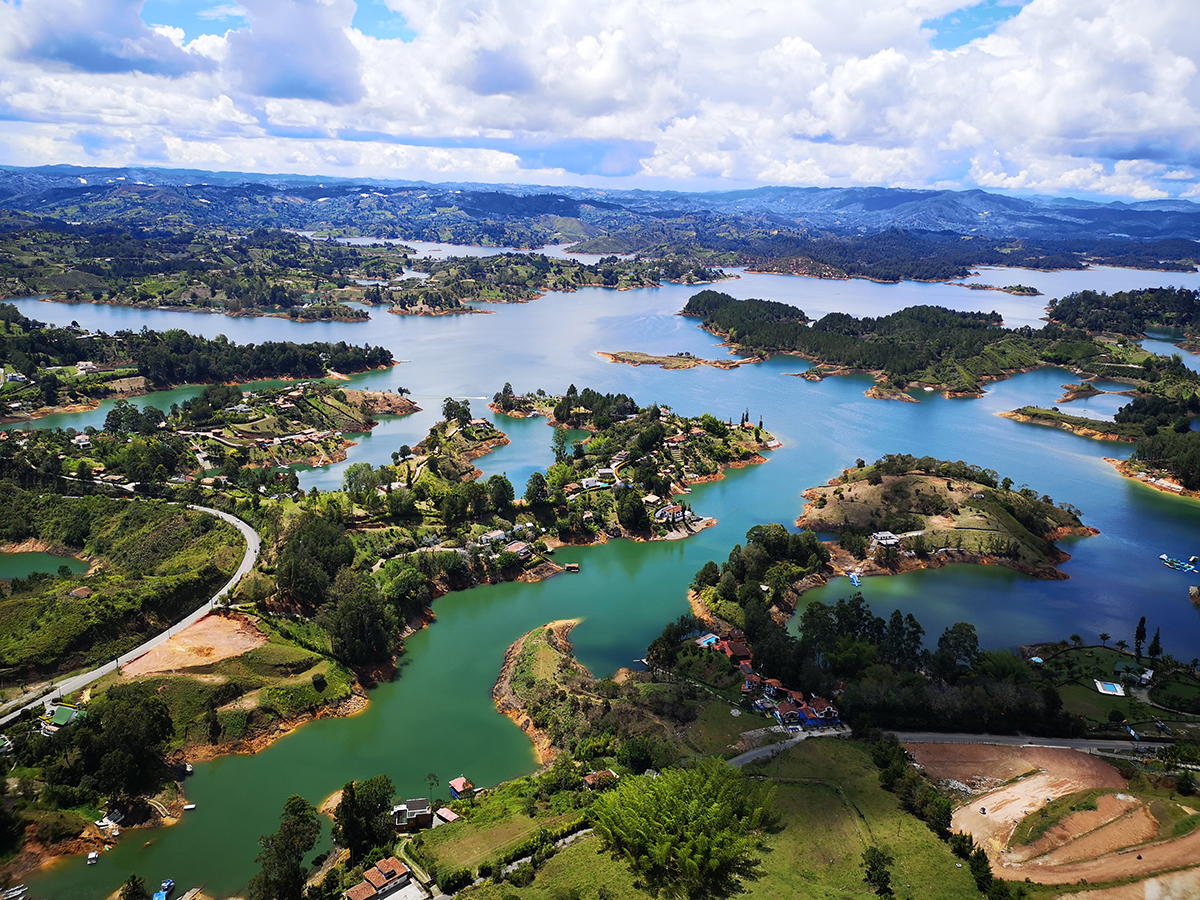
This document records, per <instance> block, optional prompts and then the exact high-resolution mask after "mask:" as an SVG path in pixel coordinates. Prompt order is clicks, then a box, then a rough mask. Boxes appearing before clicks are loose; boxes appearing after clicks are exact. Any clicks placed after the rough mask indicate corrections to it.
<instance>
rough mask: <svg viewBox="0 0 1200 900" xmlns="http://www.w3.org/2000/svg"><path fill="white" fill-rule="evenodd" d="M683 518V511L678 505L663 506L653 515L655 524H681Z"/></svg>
mask: <svg viewBox="0 0 1200 900" xmlns="http://www.w3.org/2000/svg"><path fill="white" fill-rule="evenodd" d="M684 516H685V513H684V509H683V507H682V506H680V505H679V504H678V503H672V504H671V505H670V506H664V507H663V508H662V509H660V510H658V511H657V512H656V513H655V514H654V520H655V521H656V522H681V521H683V519H684Z"/></svg>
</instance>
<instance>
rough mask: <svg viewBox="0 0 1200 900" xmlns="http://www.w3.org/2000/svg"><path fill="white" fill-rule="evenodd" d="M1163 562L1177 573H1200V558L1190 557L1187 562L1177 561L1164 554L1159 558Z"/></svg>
mask: <svg viewBox="0 0 1200 900" xmlns="http://www.w3.org/2000/svg"><path fill="white" fill-rule="evenodd" d="M1158 558H1159V559H1161V560H1162V561H1163V565H1164V566H1166V567H1167V568H1168V569H1174V570H1175V571H1177V572H1200V565H1198V564H1200V557H1198V556H1189V557H1188V560H1187V562H1184V561H1183V560H1181V559H1175V558H1174V557H1172V556H1167V554H1165V553H1163V554H1162V555H1160V556H1159V557H1158Z"/></svg>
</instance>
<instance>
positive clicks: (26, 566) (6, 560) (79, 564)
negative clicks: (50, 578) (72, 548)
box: [0, 552, 87, 578]
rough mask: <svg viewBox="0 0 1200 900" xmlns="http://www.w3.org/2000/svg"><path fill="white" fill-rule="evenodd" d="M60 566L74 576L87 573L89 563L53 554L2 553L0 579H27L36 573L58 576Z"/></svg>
mask: <svg viewBox="0 0 1200 900" xmlns="http://www.w3.org/2000/svg"><path fill="white" fill-rule="evenodd" d="M60 566H66V567H67V568H68V569H70V570H71V572H72V573H73V574H76V575H78V574H79V573H80V572H86V571H87V563H85V562H84V561H83V560H82V559H76V558H75V557H74V556H55V555H54V554H53V553H40V552H33V553H0V578H25V577H26V576H28V575H31V574H33V573H34V572H47V573H49V574H51V575H57V574H58V569H59V567H60Z"/></svg>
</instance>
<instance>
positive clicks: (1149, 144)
mask: <svg viewBox="0 0 1200 900" xmlns="http://www.w3.org/2000/svg"><path fill="white" fill-rule="evenodd" d="M360 2H366V0H360ZM387 2H388V4H389V5H390V6H391V8H392V9H393V10H395V11H396V12H397V13H398V14H400V15H403V16H404V18H405V21H406V23H407V26H408V28H409V29H411V30H412V31H413V32H415V34H416V37H415V39H413V40H411V41H401V40H384V39H377V38H375V37H372V36H370V35H364V34H362V33H360V32H359V31H358V30H356V29H355V28H353V27H352V25H351V23H352V21H353V16H354V12H355V4H354V2H352V0H243V2H241V3H236V4H235V3H214V4H213V5H211V6H210V7H209V8H208V9H207V10H203V11H202V12H201V15H202V16H206V17H210V20H211V21H212V22H213V24H214V28H213V30H214V32H217V31H219V32H221V33H214V34H211V35H203V36H200V37H198V38H196V39H194V40H192V41H190V42H186V43H185V42H184V39H183V36H182V34H181V33H180V32H179V30H178V29H175V28H170V27H162V28H159V29H155V30H152V29H150V28H147V27H146V26H144V25H143V24H142V23H141V20H140V19H139V18H138V16H137V10H138V9H139V8H140V3H139V2H137V0H24V2H23V3H22V4H21V5H20V6H17V5H15V4H14V3H13V2H11V0H0V54H2V55H3V57H4V60H3V64H2V65H0V131H2V133H3V135H4V137H5V141H6V144H5V147H4V148H2V149H0V154H3V158H2V159H0V161H4V162H10V163H16V164H21V163H28V162H34V161H37V162H41V161H45V160H46V159H48V158H53V159H55V160H62V161H70V160H72V159H74V158H77V157H79V156H80V154H81V153H83V152H85V151H86V152H87V153H90V154H92V157H91V158H95V155H96V154H100V153H108V154H110V155H112V156H113V158H114V159H115V158H116V156H117V155H118V154H120V153H128V154H131V159H132V158H135V157H136V156H137V154H138V153H139V152H141V151H140V150H139V148H140V147H143V146H145V147H153V148H158V149H156V150H153V151H151V152H153V153H156V154H165V155H166V158H168V159H171V160H177V161H179V162H181V163H182V162H184V161H185V160H186V161H187V162H188V164H189V165H203V164H205V163H203V160H204V159H209V160H212V162H211V164H212V165H218V164H219V165H221V166H222V167H229V166H233V165H250V164H251V163H253V164H254V166H256V167H259V168H261V167H262V166H269V165H280V166H282V167H284V168H287V167H288V166H292V167H295V166H318V168H319V166H320V165H327V166H335V167H341V168H344V169H355V170H361V167H363V166H370V165H378V166H380V167H381V168H380V170H379V171H378V172H377V174H381V175H399V176H403V175H406V174H411V173H410V172H409V170H408V169H407V168H405V167H408V166H413V167H419V168H420V169H421V171H422V172H425V173H430V172H436V173H444V176H445V177H463V178H469V177H486V176H487V175H488V174H489V173H496V172H503V173H504V177H506V178H513V179H526V180H535V181H550V180H557V179H560V178H567V179H568V180H570V171H566V172H564V170H563V168H562V165H567V167H568V170H570V167H571V165H572V156H571V154H572V153H574V154H575V162H574V163H573V164H574V165H575V168H574V170H573V171H575V172H576V173H579V172H594V173H597V174H596V177H597V178H599V176H600V174H602V173H608V172H617V173H618V174H620V175H622V176H625V177H627V178H628V179H632V180H633V181H636V180H637V179H638V178H641V179H644V180H654V181H668V180H686V179H716V180H727V181H732V182H739V183H741V182H745V183H751V182H764V181H771V182H786V183H800V184H846V183H880V184H903V185H909V186H921V185H932V184H937V185H946V184H958V185H960V186H974V185H980V186H983V187H987V188H992V189H1008V190H1027V191H1042V192H1072V191H1076V192H1087V193H1092V194H1108V195H1114V196H1130V197H1138V198H1145V197H1157V196H1165V195H1175V196H1178V195H1179V192H1180V191H1181V190H1185V191H1188V192H1189V193H1188V195H1189V196H1195V193H1194V188H1191V187H1189V185H1190V184H1191V183H1192V182H1194V180H1195V175H1194V173H1195V172H1196V171H1197V170H1198V169H1200V74H1198V72H1197V59H1198V57H1197V52H1196V50H1195V49H1194V47H1193V43H1194V42H1193V41H1192V36H1193V35H1194V34H1196V33H1200V4H1184V3H1178V2H1174V0H1091V2H1089V3H1087V4H1080V3H1078V2H1076V0H1033V2H1030V3H1028V4H1027V5H1026V6H1024V8H1022V9H1021V10H1020V12H1019V13H1018V14H1016V15H1015V16H1014V17H1013V18H1011V19H1009V20H1008V21H1006V22H1004V23H1003V24H1001V25H1000V26H999V27H998V28H997V29H996V31H995V33H994V34H991V35H989V36H987V37H984V38H980V39H978V40H975V41H972V42H971V43H969V44H967V45H966V46H964V47H960V48H958V49H956V50H953V51H940V50H932V49H930V47H929V44H928V40H929V34H928V32H927V31H922V29H921V27H920V23H921V22H922V21H925V20H928V19H934V18H938V17H940V16H942V15H945V14H947V13H950V12H953V11H954V10H955V9H956V8H962V7H965V6H970V5H972V3H970V2H967V0H906V2H904V3H896V2H895V0H861V2H859V3H856V4H853V5H850V4H844V5H842V6H837V5H835V4H830V3H828V2H824V0H821V2H818V0H769V2H759V3H756V4H752V5H744V6H742V7H739V8H738V9H737V11H736V12H731V10H730V8H729V7H728V6H722V5H718V4H713V3H711V2H710V0H613V2H612V3H610V4H580V3H575V2H568V0H526V2H525V3H522V4H514V3H511V2H500V0H387ZM230 19H234V20H241V21H236V22H234V23H233V24H236V26H237V27H236V28H234V30H230V31H228V32H226V31H225V28H227V27H228V26H229V24H230V22H229V20H230ZM59 21H68V22H71V23H72V24H71V26H70V27H69V28H66V29H58V30H56V28H57V26H55V27H51V25H52V24H54V23H56V22H59ZM214 98H215V99H214ZM47 128H49V129H50V131H52V132H53V141H52V143H51V144H50V145H49V146H53V147H55V148H57V150H56V151H55V153H56V155H54V156H52V157H47V156H45V155H44V153H45V150H46V148H47V146H48V145H47V144H46V141H47V140H48V138H47V134H46V129H47ZM106 132H107V136H104V135H105V133H106ZM74 133H82V134H87V135H91V136H92V137H89V138H87V140H88V141H89V143H88V144H87V146H86V147H85V145H84V144H82V143H80V144H76V145H74V146H73V145H72V143H71V140H72V139H71V137H70V135H71V134H74ZM339 135H340V136H343V137H346V138H353V140H341V141H340V140H339ZM97 136H101V137H97ZM406 140H408V141H414V140H415V141H417V142H418V143H419V144H421V145H422V146H414V145H412V144H406V143H405V141H406ZM472 143H474V146H472ZM427 144H444V145H447V146H441V147H438V146H424V145H427ZM106 145H107V146H106ZM35 147H37V148H38V150H37V151H36V153H35V152H34V149H33V148H35ZM522 147H526V148H529V147H535V148H542V149H539V150H538V152H537V153H534V152H533V151H528V152H527V151H523V150H522V149H521V148H522ZM545 148H549V150H546V149H545ZM555 148H565V149H561V150H555ZM523 153H525V154H526V156H527V157H528V158H527V159H526V161H525V162H522V159H523V156H522V154H523ZM27 154H28V155H27ZM600 159H603V160H605V162H603V163H601V162H597V160H600ZM639 159H640V162H639V161H638V160H639ZM547 160H550V162H547ZM239 161H240V162H239ZM560 163H562V165H560ZM522 165H533V166H534V168H521V166H522ZM305 171H309V169H305ZM414 171H415V170H414ZM575 180H580V179H579V178H576V179H575ZM601 180H602V179H601Z"/></svg>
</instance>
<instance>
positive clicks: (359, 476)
mask: <svg viewBox="0 0 1200 900" xmlns="http://www.w3.org/2000/svg"><path fill="white" fill-rule="evenodd" d="M378 487H379V472H378V471H377V470H376V468H375V467H374V466H373V465H371V464H370V463H367V462H357V463H351V464H350V465H349V466H347V467H346V474H345V475H344V476H343V477H342V488H343V490H345V491H346V493H347V494H349V495H350V499H351V500H353V501H354V502H355V503H357V504H358V505H359V506H362V505H363V504H364V503H366V501H367V497H368V496H369V495H370V494H372V493H373V492H374V491H375V490H377V489H378Z"/></svg>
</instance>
